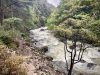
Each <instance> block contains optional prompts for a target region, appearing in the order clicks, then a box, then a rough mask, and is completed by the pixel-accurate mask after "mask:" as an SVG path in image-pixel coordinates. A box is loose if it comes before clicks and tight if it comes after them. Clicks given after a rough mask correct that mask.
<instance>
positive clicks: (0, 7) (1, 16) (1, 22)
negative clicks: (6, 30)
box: [0, 0, 3, 25]
mask: <svg viewBox="0 0 100 75" xmlns="http://www.w3.org/2000/svg"><path fill="white" fill-rule="evenodd" d="M2 24H3V10H2V1H1V0H0V25H2Z"/></svg>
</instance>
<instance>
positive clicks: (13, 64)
mask: <svg viewBox="0 0 100 75" xmlns="http://www.w3.org/2000/svg"><path fill="white" fill-rule="evenodd" d="M7 51H8V48H7V47H6V46H5V45H4V44H3V43H2V42H0V75H27V73H26V71H25V69H22V68H21V67H20V65H21V63H22V62H23V59H22V58H21V57H18V56H15V57H12V56H10V55H9V54H8V53H7Z"/></svg>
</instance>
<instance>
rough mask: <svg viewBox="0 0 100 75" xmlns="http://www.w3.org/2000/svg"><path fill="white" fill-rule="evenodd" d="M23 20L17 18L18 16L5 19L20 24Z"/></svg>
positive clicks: (10, 22) (7, 21)
mask: <svg viewBox="0 0 100 75" xmlns="http://www.w3.org/2000/svg"><path fill="white" fill-rule="evenodd" d="M21 22H22V19H20V18H16V17H12V18H7V19H4V23H7V24H20V23H21Z"/></svg>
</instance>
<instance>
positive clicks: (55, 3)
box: [47, 0, 60, 7]
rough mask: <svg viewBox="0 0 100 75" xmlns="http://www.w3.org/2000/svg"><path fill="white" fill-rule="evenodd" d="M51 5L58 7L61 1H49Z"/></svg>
mask: <svg viewBox="0 0 100 75" xmlns="http://www.w3.org/2000/svg"><path fill="white" fill-rule="evenodd" d="M47 1H48V2H49V3H50V4H53V5H54V6H56V7H57V5H58V4H59V2H60V0H47Z"/></svg>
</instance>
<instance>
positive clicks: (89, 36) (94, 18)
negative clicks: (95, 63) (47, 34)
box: [47, 0, 100, 43]
mask: <svg viewBox="0 0 100 75" xmlns="http://www.w3.org/2000/svg"><path fill="white" fill-rule="evenodd" d="M99 7H100V1H98V0H61V2H60V5H59V6H58V8H57V9H56V10H55V11H54V12H53V14H51V16H50V18H49V19H48V21H47V26H48V27H49V28H50V29H51V28H52V29H54V28H55V30H54V33H55V34H57V35H60V36H61V37H62V36H63V37H66V38H68V37H67V36H68V35H66V33H65V32H67V30H68V33H70V32H72V33H73V30H79V31H80V32H79V36H80V37H82V35H84V38H83V40H85V42H88V43H94V42H95V43H96V42H98V40H100V39H99V37H100V8H99ZM52 25H53V26H52ZM69 28H71V30H70V32H69ZM56 29H57V30H56ZM57 32H58V33H57ZM60 33H61V34H60Z"/></svg>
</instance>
